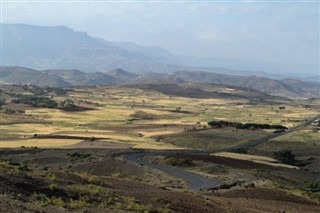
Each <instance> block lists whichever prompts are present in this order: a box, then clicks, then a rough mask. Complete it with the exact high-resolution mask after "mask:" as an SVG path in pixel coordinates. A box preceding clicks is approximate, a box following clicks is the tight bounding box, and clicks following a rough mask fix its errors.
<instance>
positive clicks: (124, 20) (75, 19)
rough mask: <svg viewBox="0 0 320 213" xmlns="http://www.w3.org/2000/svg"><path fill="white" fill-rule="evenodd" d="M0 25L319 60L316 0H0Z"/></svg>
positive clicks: (210, 51)
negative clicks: (61, 28)
mask: <svg viewBox="0 0 320 213" xmlns="http://www.w3.org/2000/svg"><path fill="white" fill-rule="evenodd" d="M1 1H2V3H1V18H2V20H1V22H2V23H25V24H33V25H43V26H57V25H63V26H68V27H70V28H72V29H74V30H76V31H83V32H87V33H88V34H89V35H91V36H94V37H101V38H104V39H106V40H109V41H132V42H135V43H138V44H140V45H147V46H161V47H164V48H166V49H168V50H169V51H170V52H172V53H174V54H180V55H192V56H207V57H216V58H232V59H242V60H254V61H262V62H286V63H302V64H319V2H317V1H313V2H305V1H288V2H283V1H259V2H257V1H183V2H181V1H180V2H179V1H158V2H156V1H153V2H150V1H148V2H145V1H135V2H132V1H108V2H107V1H101V0H100V1H99V0H97V1H81V0H80V1H72V0H68V1H59V0H56V1H37V0H33V1H23V0H20V1H15V0H1Z"/></svg>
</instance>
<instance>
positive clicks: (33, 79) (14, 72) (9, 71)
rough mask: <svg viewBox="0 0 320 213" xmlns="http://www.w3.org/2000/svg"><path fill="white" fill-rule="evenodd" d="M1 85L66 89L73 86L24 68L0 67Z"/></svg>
mask: <svg viewBox="0 0 320 213" xmlns="http://www.w3.org/2000/svg"><path fill="white" fill-rule="evenodd" d="M0 72H1V79H0V81H1V82H2V83H7V84H17V85H18V84H37V85H40V86H42V85H43V86H44V85H47V86H54V87H66V86H72V85H73V84H72V83H70V82H68V81H65V80H64V79H63V78H62V77H59V76H56V75H50V74H48V73H44V72H40V71H37V70H33V69H28V68H25V67H0Z"/></svg>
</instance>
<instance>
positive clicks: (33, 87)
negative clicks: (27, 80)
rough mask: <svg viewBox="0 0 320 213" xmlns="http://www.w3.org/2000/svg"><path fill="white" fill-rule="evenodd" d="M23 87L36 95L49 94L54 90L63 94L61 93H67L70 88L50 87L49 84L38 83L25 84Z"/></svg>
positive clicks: (58, 93)
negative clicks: (40, 85) (41, 85)
mask: <svg viewBox="0 0 320 213" xmlns="http://www.w3.org/2000/svg"><path fill="white" fill-rule="evenodd" d="M22 88H23V89H24V90H27V91H28V92H31V93H33V94H35V95H47V94H48V93H50V92H54V93H55V94H57V95H60V96H61V95H65V94H67V92H68V90H66V89H63V88H55V87H48V86H45V87H39V86H37V85H23V86H22Z"/></svg>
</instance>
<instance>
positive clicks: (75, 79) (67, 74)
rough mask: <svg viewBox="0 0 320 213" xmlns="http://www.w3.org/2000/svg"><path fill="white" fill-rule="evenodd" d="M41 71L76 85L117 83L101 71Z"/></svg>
mask: <svg viewBox="0 0 320 213" xmlns="http://www.w3.org/2000/svg"><path fill="white" fill-rule="evenodd" d="M43 72H45V73H48V74H50V75H56V76H59V77H61V78H63V79H64V80H65V81H67V82H69V83H70V84H72V85H77V86H85V85H87V86H94V85H107V84H115V83H117V80H116V79H115V78H113V77H112V76H109V75H107V74H105V73H101V72H92V73H85V72H81V71H79V70H45V71H43Z"/></svg>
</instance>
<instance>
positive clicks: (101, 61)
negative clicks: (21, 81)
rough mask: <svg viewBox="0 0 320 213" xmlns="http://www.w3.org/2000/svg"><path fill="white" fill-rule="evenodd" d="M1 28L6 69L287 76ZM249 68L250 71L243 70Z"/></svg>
mask: <svg viewBox="0 0 320 213" xmlns="http://www.w3.org/2000/svg"><path fill="white" fill-rule="evenodd" d="M1 27H2V40H3V43H2V52H3V55H2V65H5V66H23V67H29V68H32V69H38V70H46V69H77V70H81V71H84V72H105V71H109V70H112V69H117V68H122V69H124V70H127V71H129V72H134V73H140V74H142V73H149V72H157V73H172V72H176V71H181V70H187V71H198V70H201V71H208V72H214V73H222V74H229V75H246V76H250V75H256V76H259V77H266V78H272V79H284V78H286V77H287V76H286V75H284V74H281V72H279V71H278V70H276V69H275V67H276V66H273V65H270V64H265V65H263V66H261V67H264V68H266V69H267V70H268V71H270V72H277V73H278V74H270V73H266V72H260V71H251V70H261V69H258V67H259V66H258V64H261V63H258V62H250V61H239V60H235V59H217V58H205V57H193V56H179V55H174V54H172V53H170V52H169V51H168V50H166V49H164V48H161V47H155V46H151V47H145V46H141V45H137V44H135V43H133V42H110V41H106V40H104V39H101V38H94V37H91V36H89V35H88V34H87V33H84V32H77V31H74V30H72V29H70V28H68V27H64V26H56V27H45V26H34V25H26V24H1ZM248 65H251V66H248ZM222 67H229V68H232V69H229V68H222ZM247 67H248V68H250V69H249V70H248V69H245V68H247ZM280 67H281V66H280ZM291 67H293V68H297V69H298V70H302V69H304V68H305V69H306V70H307V71H308V70H309V69H310V70H312V69H314V68H310V67H308V66H307V65H305V66H304V65H303V66H302V65H301V66H298V65H297V66H291ZM286 69H287V68H286ZM306 70H304V71H306ZM301 73H302V72H301ZM299 78H300V79H305V80H310V81H319V82H320V75H319V76H318V73H315V74H314V76H312V77H310V75H308V76H307V75H304V76H300V77H299Z"/></svg>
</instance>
